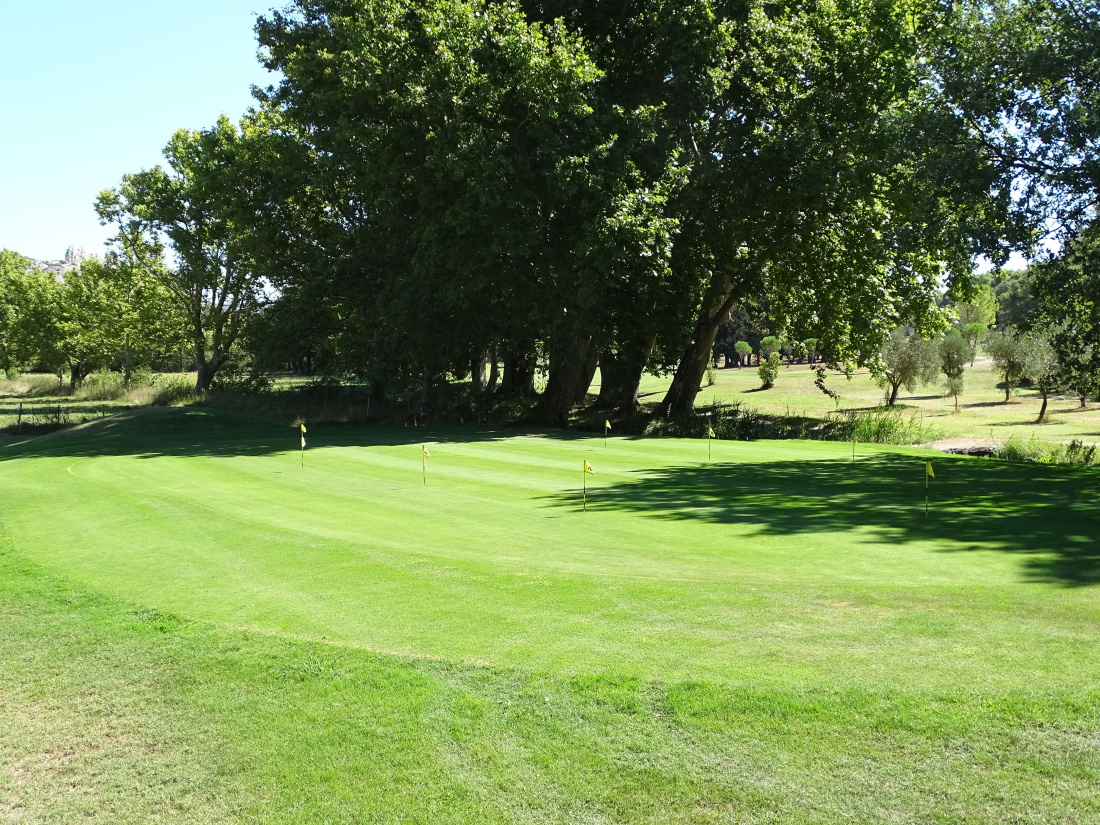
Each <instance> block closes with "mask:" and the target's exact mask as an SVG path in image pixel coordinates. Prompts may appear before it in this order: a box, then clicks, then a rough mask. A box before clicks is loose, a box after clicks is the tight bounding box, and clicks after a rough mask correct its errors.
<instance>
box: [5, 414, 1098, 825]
mask: <svg viewBox="0 0 1100 825" xmlns="http://www.w3.org/2000/svg"><path fill="white" fill-rule="evenodd" d="M308 438H309V449H308V451H307V453H306V456H305V467H304V469H303V468H302V467H301V465H300V460H301V457H300V455H299V453H298V451H297V449H296V447H297V433H296V431H295V430H293V429H291V428H289V427H275V426H272V425H270V424H264V423H260V422H257V421H254V420H250V419H246V418H240V417H235V416H231V415H227V414H224V413H216V412H211V411H208V410H202V409H196V408H188V409H175V410H151V411H146V412H140V413H131V414H128V415H126V416H120V417H116V418H111V419H107V420H104V421H102V422H96V423H93V424H90V425H86V426H85V427H83V428H80V429H77V430H71V431H67V432H62V433H56V434H53V435H50V436H44V437H41V438H39V439H35V440H32V441H27V442H23V443H15V444H9V445H7V446H6V447H3V448H2V449H0V457H2V460H0V490H2V491H3V492H2V496H3V498H2V502H3V505H2V506H3V510H2V511H0V523H2V526H3V529H4V531H5V532H4V536H3V538H2V539H0V541H2V542H3V543H4V544H5V549H4V550H3V551H2V552H3V555H0V583H2V584H0V611H2V612H3V624H2V625H0V628H2V629H0V660H2V661H3V662H4V663H5V670H4V672H3V674H2V675H0V688H2V690H0V711H2V712H0V800H7V801H6V802H5V801H0V818H2V817H4V816H5V815H7V816H8V818H10V819H12V820H13V821H28V822H69V821H75V820H80V819H84V820H89V821H103V822H145V821H157V820H158V819H159V820H160V821H171V822H176V821H196V822H204V821H210V822H214V821H223V822H841V821H853V820H854V821H861V822H914V823H916V822H989V823H994V822H998V823H999V822H1010V821H1019V822H1052V823H1053V822H1081V823H1084V822H1090V821H1095V820H1096V819H1097V818H1100V798H1098V796H1097V794H1096V788H1097V787H1098V785H1100V688H1098V687H1097V685H1098V681H1097V677H1098V676H1100V659H1098V657H1097V653H1098V652H1100V650H1098V645H1097V642H1098V641H1100V633H1098V630H1097V628H1098V624H1097V622H1098V620H1100V589H1098V588H1097V584H1098V583H1100V546H1098V542H1097V539H1096V535H1097V527H1100V518H1098V515H1097V513H1098V510H1097V505H1098V504H1100V484H1098V481H1100V473H1098V472H1097V471H1095V470H1081V469H1071V468H1063V467H1050V466H1038V465H1018V464H1008V463H1003V462H996V461H989V460H978V459H964V458H942V457H937V456H934V455H931V454H930V453H927V452H922V451H918V450H908V451H906V450H902V451H898V450H886V449H884V448H874V447H867V446H862V447H860V452H859V454H858V455H857V456H856V458H855V461H854V462H853V460H852V456H851V446H850V445H845V444H827V443H805V442H751V443H724V442H721V443H716V444H714V445H712V446H713V458H712V460H711V461H710V462H709V463H708V462H707V452H706V450H707V445H706V443H705V442H700V441H680V440H672V439H668V440H655V439H628V438H615V437H612V438H610V439H608V442H607V446H606V448H605V447H604V442H603V439H601V438H595V437H586V436H577V435H571V434H568V433H553V434H547V433H537V432H523V431H516V430H484V429H483V430H475V429H453V430H430V429H382V428H363V429H355V428H345V427H328V428H326V427H323V426H317V427H311V428H310V432H309V434H308ZM421 444H427V445H428V447H429V450H430V451H431V458H429V459H428V460H427V462H428V471H427V484H426V485H425V484H423V483H422V481H423V478H422V462H421V454H420V448H421ZM929 457H931V460H932V461H933V463H934V467H935V471H936V479H935V480H934V481H932V482H931V487H930V490H929V497H930V509H929V514H928V516H927V517H926V516H925V515H924V495H925V489H924V477H923V468H924V462H925V460H928V459H929ZM583 460H588V461H589V462H591V464H592V465H593V466H594V467H595V468H596V471H597V475H596V476H589V477H588V483H589V502H588V511H587V512H582V511H581V506H580V486H581V479H582V473H581V466H582V461H583Z"/></svg>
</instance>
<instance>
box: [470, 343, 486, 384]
mask: <svg viewBox="0 0 1100 825" xmlns="http://www.w3.org/2000/svg"><path fill="white" fill-rule="evenodd" d="M488 360H489V354H488V352H487V351H486V350H479V351H478V352H477V353H475V355H474V357H473V358H472V359H471V361H470V386H471V388H472V389H473V391H474V392H475V393H478V394H480V393H482V392H484V391H485V387H486V382H485V363H486V362H487V361H488Z"/></svg>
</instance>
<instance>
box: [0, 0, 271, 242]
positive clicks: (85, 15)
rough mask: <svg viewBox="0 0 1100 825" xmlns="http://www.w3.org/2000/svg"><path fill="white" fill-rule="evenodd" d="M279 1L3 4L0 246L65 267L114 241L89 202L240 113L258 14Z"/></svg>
mask: <svg viewBox="0 0 1100 825" xmlns="http://www.w3.org/2000/svg"><path fill="white" fill-rule="evenodd" d="M283 5H285V4H284V3H282V2H281V0H113V1H112V2H109V3H105V2H89V0H82V2H74V1H73V0H62V2H50V3H45V2H24V3H16V2H10V3H4V4H3V6H4V8H3V13H2V16H0V20H2V21H3V29H4V38H3V46H2V47H0V248H5V249H13V250H15V251H16V252H19V253H21V254H23V255H27V256H28V257H32V258H42V259H57V258H60V257H61V256H62V255H64V253H65V248H66V247H67V246H69V245H70V244H71V245H73V246H83V247H85V248H86V249H87V250H88V251H89V252H100V251H102V248H103V242H104V241H105V240H106V239H107V238H108V237H109V235H110V232H109V230H108V228H106V227H101V226H100V225H99V222H98V219H97V218H96V215H95V212H94V210H93V209H92V204H93V202H94V201H95V198H96V195H97V194H98V193H99V192H100V190H102V189H105V188H109V187H113V186H116V185H117V184H118V182H119V179H120V178H121V177H122V175H123V174H125V173H127V172H134V171H137V170H138V169H142V168H145V167H149V166H153V165H155V164H157V163H159V162H160V161H161V155H160V150H161V149H162V148H163V147H164V145H165V143H167V142H168V138H169V137H171V135H172V133H173V132H174V131H175V130H176V129H180V128H187V129H201V128H204V127H206V126H210V125H212V124H213V123H214V122H215V121H216V120H217V118H218V116H219V115H220V114H222V113H225V114H227V115H229V116H230V117H232V118H234V119H237V118H239V117H240V116H241V115H242V114H243V113H244V111H245V109H246V108H247V107H248V106H249V105H250V103H251V102H252V97H251V94H250V91H249V90H250V87H251V86H252V85H253V84H255V85H261V86H264V85H267V84H269V83H270V82H272V77H273V76H272V75H270V74H269V73H268V72H267V71H265V70H264V69H263V67H262V66H260V64H259V62H258V61H257V60H256V40H255V35H254V34H253V26H254V24H255V20H256V15H257V14H263V13H266V12H267V11H268V9H269V8H272V7H281V6H283Z"/></svg>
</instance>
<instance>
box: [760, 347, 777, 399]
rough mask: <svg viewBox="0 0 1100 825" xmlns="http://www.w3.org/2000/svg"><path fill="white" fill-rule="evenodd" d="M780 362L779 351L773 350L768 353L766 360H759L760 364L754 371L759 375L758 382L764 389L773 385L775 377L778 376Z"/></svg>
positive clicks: (768, 388)
mask: <svg viewBox="0 0 1100 825" xmlns="http://www.w3.org/2000/svg"><path fill="white" fill-rule="evenodd" d="M780 364H781V359H780V357H779V353H778V352H774V351H773V352H772V353H771V354H769V355H768V358H767V360H761V361H760V366H759V367H758V368H757V370H756V371H757V373H758V374H759V375H760V382H761V384H762V385H763V388H764V389H766V390H770V389H771V388H772V387H774V386H775V379H776V378H778V377H779V365H780Z"/></svg>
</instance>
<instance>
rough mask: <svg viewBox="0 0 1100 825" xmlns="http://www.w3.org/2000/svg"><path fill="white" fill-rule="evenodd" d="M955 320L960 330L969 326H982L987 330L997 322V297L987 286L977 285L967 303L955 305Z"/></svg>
mask: <svg viewBox="0 0 1100 825" xmlns="http://www.w3.org/2000/svg"><path fill="white" fill-rule="evenodd" d="M955 318H956V319H957V323H958V325H959V328H960V329H964V328H965V327H967V326H968V325H969V324H982V325H983V326H985V327H986V328H988V327H989V326H990V325H991V324H992V323H993V322H994V321H996V320H997V296H996V295H994V294H993V288H992V287H991V286H989V284H979V285H978V286H977V288H976V290H975V292H974V295H973V297H972V298H971V299H970V300H969V301H962V302H961V303H957V304H955Z"/></svg>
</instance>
